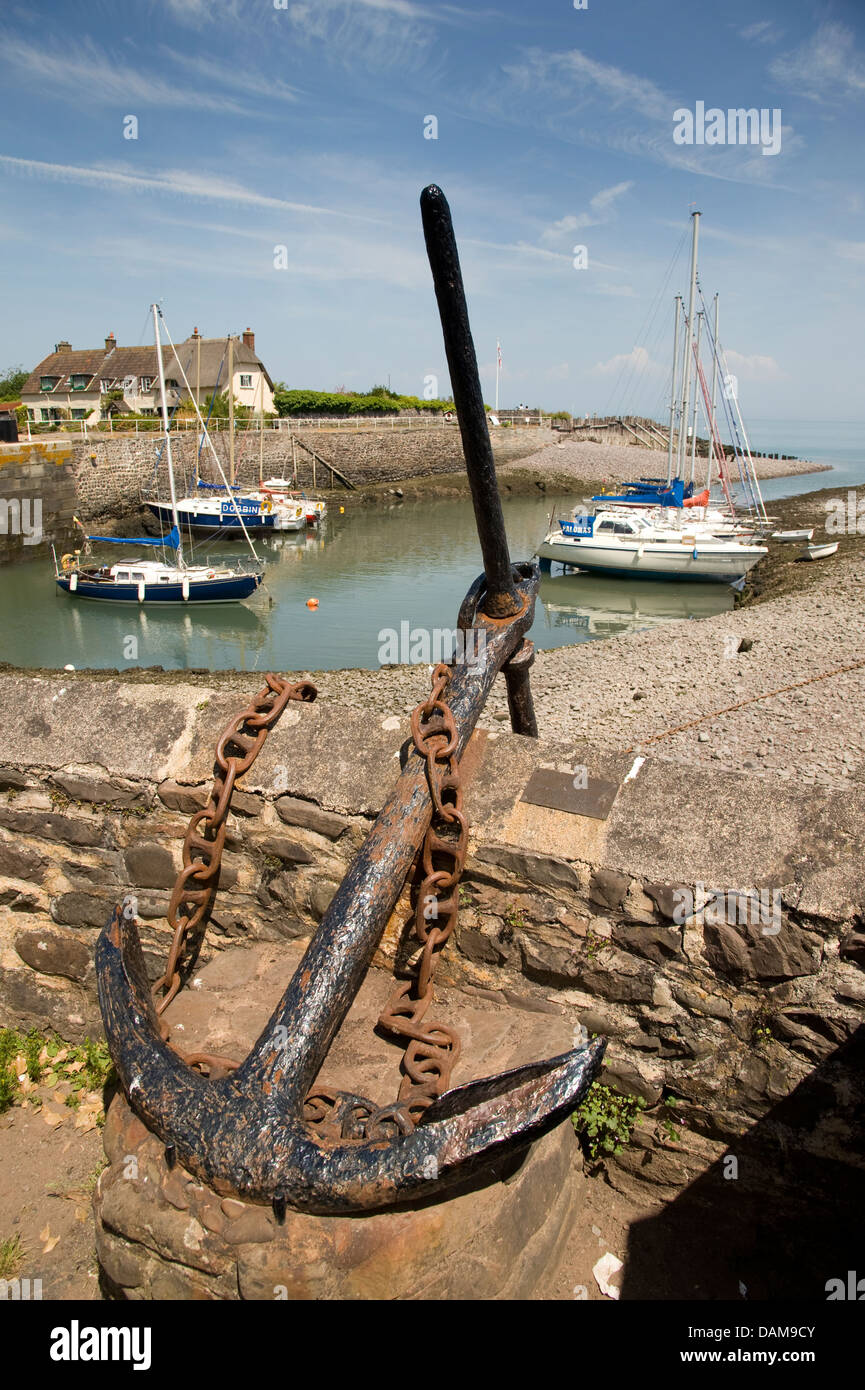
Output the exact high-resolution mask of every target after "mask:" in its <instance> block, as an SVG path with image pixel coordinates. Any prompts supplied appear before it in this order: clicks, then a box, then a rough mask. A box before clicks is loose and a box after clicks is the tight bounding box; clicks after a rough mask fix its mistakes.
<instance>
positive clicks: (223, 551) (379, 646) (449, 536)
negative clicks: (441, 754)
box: [0, 421, 865, 671]
mask: <svg viewBox="0 0 865 1390" xmlns="http://www.w3.org/2000/svg"><path fill="white" fill-rule="evenodd" d="M861 434H862V427H861V426H859V425H857V424H856V423H855V422H851V423H849V424H848V425H844V424H843V423H842V424H841V425H838V424H837V423H836V424H834V425H833V426H832V427H831V428H830V427H828V426H827V425H826V423H825V422H820V421H816V422H810V423H809V422H799V423H798V424H797V425H786V426H785V425H783V423H782V422H780V421H754V423H753V427H752V429H751V438H752V445H753V447H754V448H755V449H756V448H765V449H767V450H768V449H769V448H772V449H777V450H779V451H781V452H784V453H790V454H796V455H798V456H799V457H800V458H806V457H807V458H811V459H813V460H814V461H816V460H818V459H820V460H823V461H825V462H827V463H829V464H831V465H832V471H831V472H819V473H807V474H800V475H798V476H790V477H785V478H775V479H770V480H767V481H766V482H764V483H763V484H762V488H763V494H764V496H765V498H766V501H767V502H768V503H770V504H771V502H772V500H773V499H778V498H782V497H789V496H793V495H797V494H801V493H807V492H813V491H817V490H820V489H823V488H834V487H836V486H837V487H838V489H839V492H842V491H846V489H847V488H851V487H856V486H857V485H859V484H862V483H865V448H863V446H862V444H861V443H860V442H859V441H860V438H861ZM585 491H586V490H585V489H581V490H580V491H579V492H576V491H575V492H574V494H573V495H571V496H556V497H553V496H551V495H550V494H549V493H548V494H547V495H545V496H541V495H539V496H537V497H534V496H531V497H516V498H511V499H506V500H505V502H504V510H505V520H506V524H507V530H508V536H509V539H510V545H511V555H512V557H513V559H514V560H519V559H527V558H529V557H530V556H531V555H532V554H533V553H534V550H535V547H536V546H537V544H538V542H539V541H540V539H541V537H542V536H543V535H544V533H545V531H546V529H547V525H548V520H549V515H550V509H551V506H552V505H553V504H555V506H556V508H557V509H558V510H559V511H564V510H565V509H566V508H570V507H573V506H575V505H577V504H578V503H580V502H581V501H582V500H583V498H584V496H585ZM256 546H257V548H258V550H259V553H260V554H261V556H262V557H263V558H264V559H266V561H267V572H266V580H265V584H266V592H265V593H264V594H263V595H261V596H257V597H256V599H254V600H253V601H251V602H250V603H248V604H230V605H225V606H223V607H208V608H198V609H183V610H182V611H179V612H177V611H167V612H162V611H159V610H155V609H153V608H152V607H138V606H137V605H134V604H133V605H109V604H100V603H88V602H82V601H80V600H75V599H70V598H69V597H66V596H63V595H61V594H59V593H58V592H57V590H56V586H55V584H54V580H53V573H52V569H51V564H50V561H48V560H47V559H46V556H45V554H44V552H43V553H41V554H38V555H36V556H34V557H33V558H32V559H28V560H27V561H25V562H23V563H21V564H16V565H10V566H8V567H6V568H5V569H4V571H3V574H2V583H0V613H2V624H0V660H2V661H7V662H10V663H11V664H14V665H16V666H22V667H53V668H58V667H63V666H65V665H67V664H69V665H72V666H75V667H76V668H77V669H81V668H84V667H97V668H112V667H114V668H117V669H119V670H123V669H126V668H129V667H131V666H157V665H158V666H163V667H165V669H167V670H171V669H184V668H190V667H199V668H206V669H210V670H222V669H235V668H236V669H240V670H259V671H261V670H269V669H275V670H308V671H314V670H338V669H340V668H343V667H356V666H357V667H365V668H368V669H375V668H377V667H378V666H380V665H382V664H384V663H386V662H390V661H394V660H397V661H399V662H414V661H426V660H434V659H436V656H437V649H436V644H437V643H438V652H439V653H440V652H441V651H442V650H445V651H449V650H450V646H449V638H448V633H449V632H452V630H453V627H454V624H455V622H456V615H457V610H458V608H459V604H460V601H461V599H462V598H463V595H464V594H465V591H466V589H467V588H468V587H469V585H470V584H471V582H472V581H473V580H474V579H475V577H476V576H477V575H478V574H479V573H480V570H481V557H480V550H479V547H478V541H477V533H476V530H475V525H474V518H473V514H472V510H471V506H470V504H469V502H468V499H467V498H465V499H430V500H427V501H417V502H411V503H396V504H394V505H393V506H391V507H388V508H384V509H382V508H381V507H375V508H373V507H365V506H364V505H363V504H361V503H359V502H356V501H354V502H353V501H352V498H351V496H350V495H349V496H347V497H346V500H345V512H344V513H343V514H340V513H339V511H338V509H337V508H336V507H332V508H331V509H330V513H329V516H328V518H327V520H326V522H325V524H324V526H323V527H322V528H321V531H320V532H314V533H310V534H302V535H299V536H292V535H286V536H285V537H283V538H273V539H269V538H268V539H265V540H257V541H256ZM40 549H41V548H40ZM243 549H244V547H243V546H242V543H238V542H235V541H232V542H226V541H222V542H220V541H218V540H215V541H212V542H204V543H202V542H199V543H198V544H197V547H196V558H197V559H201V560H205V559H207V560H210V559H216V558H217V557H218V556H222V557H227V558H232V557H236V556H237V555H239V554H240V553H241V552H242V551H243ZM122 554H123V552H122V551H120V550H119V549H118V550H117V551H116V552H115V554H114V555H112V556H111V557H110V558H111V560H112V561H116V560H117V559H119V558H121V557H122ZM309 598H315V599H317V600H318V607H317V608H314V609H311V608H308V607H307V599H309ZM733 603H734V599H733V594H732V592H731V591H730V590H729V589H728V588H727V587H726V586H723V585H714V584H712V585H705V584H664V583H659V582H652V581H643V582H640V581H634V580H618V579H605V578H602V577H599V576H589V575H585V574H573V573H572V574H567V575H563V574H561V573H558V572H557V573H554V574H553V575H552V576H544V577H543V579H542V582H541V590H540V600H539V603H538V605H537V609H536V618H535V624H534V627H533V629H532V632H531V637H532V640H533V641H534V642H535V644H536V645H537V646H538V647H539V648H547V647H558V646H565V645H569V644H571V643H575V642H591V641H597V640H599V639H603V638H607V637H613V636H616V635H618V634H621V633H626V632H633V631H637V630H638V629H640V628H646V627H654V626H656V625H658V624H661V623H666V622H671V621H677V620H681V619H689V618H690V619H696V618H703V617H709V616H711V615H713V614H716V613H721V612H726V611H728V610H729V609H731V608H732V607H733ZM424 643H426V645H424Z"/></svg>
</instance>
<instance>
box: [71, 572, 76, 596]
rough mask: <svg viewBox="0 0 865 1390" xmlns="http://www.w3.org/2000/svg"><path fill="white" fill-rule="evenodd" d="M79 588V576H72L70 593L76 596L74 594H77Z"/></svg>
mask: <svg viewBox="0 0 865 1390" xmlns="http://www.w3.org/2000/svg"><path fill="white" fill-rule="evenodd" d="M77 588H78V575H77V574H70V576H69V592H70V594H74V593H75V590H76V589H77Z"/></svg>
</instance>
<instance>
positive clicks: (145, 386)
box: [141, 376, 153, 391]
mask: <svg viewBox="0 0 865 1390" xmlns="http://www.w3.org/2000/svg"><path fill="white" fill-rule="evenodd" d="M152 385H153V377H152V376H143V377H142V378H141V389H142V391H149V390H150V388H151V386H152Z"/></svg>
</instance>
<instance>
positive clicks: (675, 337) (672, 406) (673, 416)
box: [667, 294, 682, 487]
mask: <svg viewBox="0 0 865 1390" xmlns="http://www.w3.org/2000/svg"><path fill="white" fill-rule="evenodd" d="M674 312H675V319H674V322H673V384H672V386H671V387H670V442H669V445H668V447H667V486H668V487H669V485H670V482H671V480H672V477H673V425H674V423H675V420H676V377H677V376H678V372H679V315H680V314H681V312H682V296H681V295H680V294H677V295H676V300H675V306H674Z"/></svg>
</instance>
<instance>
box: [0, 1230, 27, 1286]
mask: <svg viewBox="0 0 865 1390" xmlns="http://www.w3.org/2000/svg"><path fill="white" fill-rule="evenodd" d="M26 1253H27V1252H26V1251H25V1249H24V1246H23V1245H22V1244H21V1237H20V1236H10V1237H9V1239H8V1240H0V1279H14V1278H15V1276H16V1274H17V1273H18V1271H19V1270H20V1268H21V1266H22V1264H23V1263H24V1256H25V1254H26Z"/></svg>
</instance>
